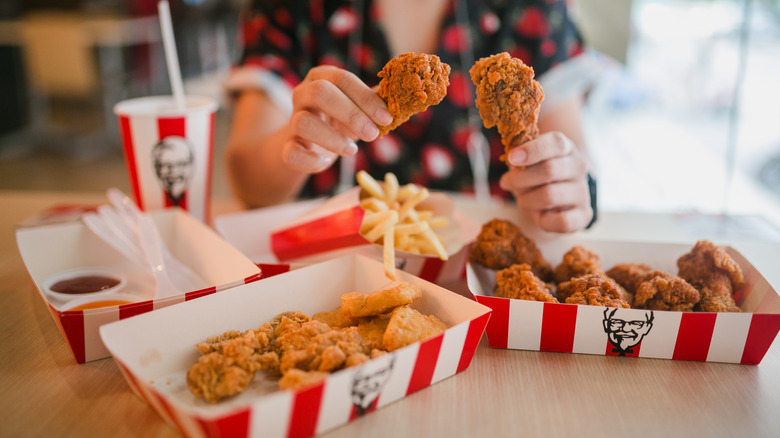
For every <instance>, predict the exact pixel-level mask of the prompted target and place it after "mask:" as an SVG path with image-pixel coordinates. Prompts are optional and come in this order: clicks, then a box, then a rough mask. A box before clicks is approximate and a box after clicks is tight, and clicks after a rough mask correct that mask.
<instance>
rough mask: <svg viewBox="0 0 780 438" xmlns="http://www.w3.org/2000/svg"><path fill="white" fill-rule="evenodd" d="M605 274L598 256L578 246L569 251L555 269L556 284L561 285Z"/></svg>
mask: <svg viewBox="0 0 780 438" xmlns="http://www.w3.org/2000/svg"><path fill="white" fill-rule="evenodd" d="M603 272H604V270H603V268H602V267H601V262H600V261H599V256H598V254H596V253H594V252H593V251H591V250H589V249H587V248H585V247H583V246H581V245H577V246H574V247H573V248H572V249H570V250H569V251H567V252H566V254H564V255H563V260H562V261H561V263H560V264H559V265H558V266H556V267H555V282H556V283H558V284H560V283H563V282H564V281H569V280H571V279H572V278H575V277H582V276H583V275H587V274H601V273H603Z"/></svg>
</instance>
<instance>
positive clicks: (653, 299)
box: [634, 271, 701, 312]
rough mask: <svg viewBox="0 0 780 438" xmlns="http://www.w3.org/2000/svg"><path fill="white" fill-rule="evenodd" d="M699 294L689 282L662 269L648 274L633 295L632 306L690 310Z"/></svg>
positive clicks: (699, 297)
mask: <svg viewBox="0 0 780 438" xmlns="http://www.w3.org/2000/svg"><path fill="white" fill-rule="evenodd" d="M700 299H701V295H700V294H699V291H698V290H696V288H695V287H693V286H691V285H690V283H688V282H687V281H685V280H684V279H682V278H681V277H678V276H676V275H671V274H669V273H666V272H663V271H653V272H652V273H650V274H648V275H647V276H646V277H645V279H644V281H643V282H642V283H641V284H640V285H639V287H638V288H637V291H636V294H635V295H634V307H635V308H638V309H649V310H675V311H680V312H690V311H691V310H693V306H694V305H695V304H696V303H698V302H699V300H700Z"/></svg>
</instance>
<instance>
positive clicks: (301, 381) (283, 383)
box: [279, 368, 330, 389]
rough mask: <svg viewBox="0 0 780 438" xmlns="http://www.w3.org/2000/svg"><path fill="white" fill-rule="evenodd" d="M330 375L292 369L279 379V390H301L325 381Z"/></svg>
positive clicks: (322, 372)
mask: <svg viewBox="0 0 780 438" xmlns="http://www.w3.org/2000/svg"><path fill="white" fill-rule="evenodd" d="M329 375H330V373H328V372H325V371H303V370H299V369H297V368H292V369H290V370H289V371H287V372H286V373H284V375H283V376H282V378H281V379H279V389H302V388H305V387H307V386H311V385H314V384H317V383H319V382H321V381H323V380H325V379H326V378H327V377H328V376H329Z"/></svg>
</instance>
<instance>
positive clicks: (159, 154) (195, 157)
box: [114, 96, 218, 223]
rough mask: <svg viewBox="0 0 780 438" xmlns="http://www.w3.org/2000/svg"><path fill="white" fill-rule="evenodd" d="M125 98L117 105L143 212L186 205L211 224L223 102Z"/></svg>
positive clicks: (193, 98)
mask: <svg viewBox="0 0 780 438" xmlns="http://www.w3.org/2000/svg"><path fill="white" fill-rule="evenodd" d="M186 103H187V105H186V108H185V109H183V110H180V109H178V108H177V107H176V103H175V101H174V99H173V96H149V97H140V98H135V99H129V100H124V101H122V102H119V103H117V104H116V105H115V106H114V113H116V115H117V116H118V117H119V129H120V133H121V135H122V145H123V147H124V152H125V162H126V163H127V173H128V175H129V177H130V186H131V189H132V192H133V197H134V198H135V202H136V203H137V204H138V206H139V207H140V208H141V209H142V210H157V209H162V208H166V207H175V206H178V207H181V208H182V209H184V210H186V211H188V212H189V213H190V214H191V215H192V216H194V217H195V218H197V219H198V220H200V221H202V222H204V223H208V222H209V220H210V218H209V210H210V198H211V171H212V158H213V151H214V116H215V113H216V110H217V107H218V104H217V101H216V100H214V99H212V98H210V97H202V96H187V99H186Z"/></svg>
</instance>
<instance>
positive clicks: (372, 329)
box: [357, 317, 390, 351]
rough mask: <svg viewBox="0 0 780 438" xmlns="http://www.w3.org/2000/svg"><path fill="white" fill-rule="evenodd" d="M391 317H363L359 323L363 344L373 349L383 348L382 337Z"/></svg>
mask: <svg viewBox="0 0 780 438" xmlns="http://www.w3.org/2000/svg"><path fill="white" fill-rule="evenodd" d="M389 323H390V318H381V317H380V318H361V319H360V322H359V323H358V325H357V328H358V333H360V337H361V338H363V344H364V345H365V346H366V348H367V349H368V350H369V351H371V350H376V349H382V337H383V336H384V335H385V330H387V325H388V324H389Z"/></svg>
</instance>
